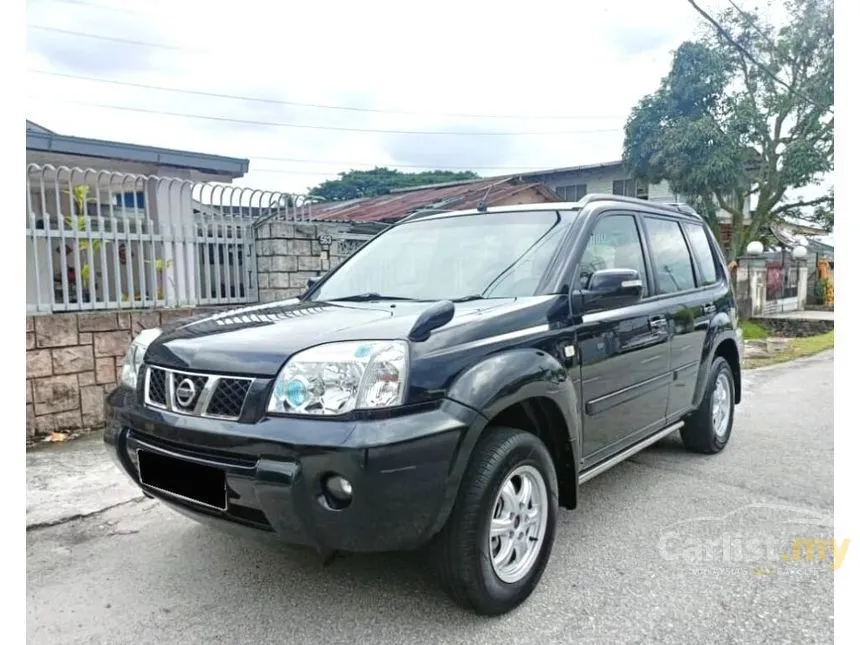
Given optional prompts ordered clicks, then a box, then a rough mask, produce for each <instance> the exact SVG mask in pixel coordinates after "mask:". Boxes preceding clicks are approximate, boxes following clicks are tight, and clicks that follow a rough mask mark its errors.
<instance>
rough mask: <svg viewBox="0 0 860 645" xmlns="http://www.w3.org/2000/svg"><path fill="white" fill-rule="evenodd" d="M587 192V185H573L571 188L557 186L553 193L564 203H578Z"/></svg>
mask: <svg viewBox="0 0 860 645" xmlns="http://www.w3.org/2000/svg"><path fill="white" fill-rule="evenodd" d="M587 190H588V185H587V184H574V185H572V186H558V187H557V188H556V189H555V192H556V193H557V194H558V196H559V197H561V198H562V199H563V200H564V201H566V202H578V201H579V200H580V199H582V198H583V197H585V195H586V192H587Z"/></svg>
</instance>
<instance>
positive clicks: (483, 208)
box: [475, 182, 496, 213]
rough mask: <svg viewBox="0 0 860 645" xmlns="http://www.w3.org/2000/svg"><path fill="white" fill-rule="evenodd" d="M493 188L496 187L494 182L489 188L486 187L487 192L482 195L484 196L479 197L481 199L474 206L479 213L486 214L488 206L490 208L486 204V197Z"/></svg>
mask: <svg viewBox="0 0 860 645" xmlns="http://www.w3.org/2000/svg"><path fill="white" fill-rule="evenodd" d="M495 187H496V184H495V182H494V183H492V184H490V185H489V186H487V192H485V193H484V196H483V197H481V199H480V200H479V201H478V203H477V204H476V205H475V208H477V209H478V212H479V213H486V212H487V208H489V206H490V205H489V204H488V203H487V197H489V196H490V191H491V190H493V188H495Z"/></svg>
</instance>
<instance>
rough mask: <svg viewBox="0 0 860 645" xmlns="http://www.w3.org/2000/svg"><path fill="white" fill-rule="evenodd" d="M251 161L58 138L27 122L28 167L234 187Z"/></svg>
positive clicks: (50, 132) (54, 133)
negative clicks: (108, 173) (92, 171)
mask: <svg viewBox="0 0 860 645" xmlns="http://www.w3.org/2000/svg"><path fill="white" fill-rule="evenodd" d="M249 163H250V162H249V161H248V160H247V159H235V158H233V157H222V156H219V155H210V154H204V153H200V152H188V151H185V150H171V149H169V148H154V147H152V146H144V145H138V144H132V143H120V142H118V141H105V140H102V139H86V138H83V137H72V136H68V135H64V134H58V133H56V132H54V131H52V130H49V129H48V128H46V127H44V126H41V125H39V124H38V123H34V122H33V121H29V120H28V121H27V165H28V166H29V165H30V164H37V165H40V166H44V165H47V164H50V165H52V166H55V167H59V166H67V167H70V168H82V169H87V168H92V169H93V170H108V171H114V172H122V173H133V174H138V175H158V176H161V177H178V178H182V179H190V180H192V181H217V182H226V183H230V182H232V181H233V180H234V179H239V178H240V177H244V176H245V174H247V172H248V166H249Z"/></svg>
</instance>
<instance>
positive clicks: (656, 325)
mask: <svg viewBox="0 0 860 645" xmlns="http://www.w3.org/2000/svg"><path fill="white" fill-rule="evenodd" d="M648 324H649V325H650V326H651V329H653V330H655V331H658V330H662V329H666V319H665V318H662V317H658V318H652V319H651V320H649V321H648Z"/></svg>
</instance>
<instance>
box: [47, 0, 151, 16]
mask: <svg viewBox="0 0 860 645" xmlns="http://www.w3.org/2000/svg"><path fill="white" fill-rule="evenodd" d="M51 2H55V3H59V4H71V5H75V6H78V7H94V8H96V9H104V10H106V11H116V12H118V13H126V14H129V15H132V16H145V15H147V14H145V13H141V12H140V11H129V10H128V9H125V8H123V7H112V6H110V5H106V4H99V3H97V2H87V0H51Z"/></svg>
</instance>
